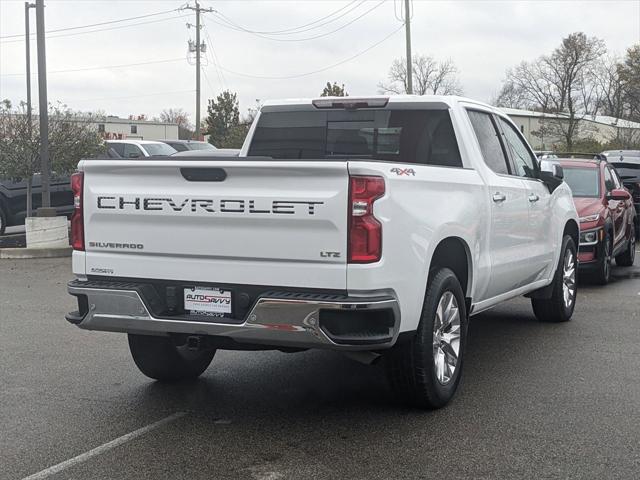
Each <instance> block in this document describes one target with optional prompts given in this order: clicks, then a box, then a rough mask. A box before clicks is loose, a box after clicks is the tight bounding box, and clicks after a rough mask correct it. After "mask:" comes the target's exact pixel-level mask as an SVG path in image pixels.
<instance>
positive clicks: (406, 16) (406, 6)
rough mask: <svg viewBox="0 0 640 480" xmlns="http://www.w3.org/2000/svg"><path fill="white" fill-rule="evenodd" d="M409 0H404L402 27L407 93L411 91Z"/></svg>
mask: <svg viewBox="0 0 640 480" xmlns="http://www.w3.org/2000/svg"><path fill="white" fill-rule="evenodd" d="M409 3H410V0H404V27H405V33H406V43H407V93H408V94H412V93H413V68H412V58H411V7H410V5H409Z"/></svg>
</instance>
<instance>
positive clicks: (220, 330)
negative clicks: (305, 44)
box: [66, 96, 579, 408]
mask: <svg viewBox="0 0 640 480" xmlns="http://www.w3.org/2000/svg"><path fill="white" fill-rule="evenodd" d="M78 170H79V171H78V173H76V174H74V176H73V178H72V188H73V191H74V194H75V212H74V215H73V219H72V242H73V248H74V252H73V258H72V263H73V273H74V274H75V277H76V278H75V279H74V280H72V281H71V282H70V283H69V284H68V291H69V293H70V294H71V295H74V296H75V297H76V298H77V303H78V310H77V311H74V312H71V313H69V314H68V315H67V316H66V318H67V320H68V321H69V322H71V323H73V324H76V325H77V326H78V327H80V328H83V329H87V330H100V331H111V332H123V333H127V334H128V339H129V347H130V351H131V354H132V357H133V360H134V362H135V363H136V365H137V366H138V368H139V369H140V370H141V371H142V373H144V374H145V375H147V376H148V377H150V378H153V379H157V380H160V381H177V380H184V379H189V378H195V377H197V376H199V375H200V374H202V373H203V372H204V371H205V369H206V368H207V367H208V366H209V364H210V363H211V361H212V359H213V356H214V354H215V352H216V350H218V349H236V350H257V349H277V350H281V351H284V352H297V351H302V350H306V349H310V348H324V349H332V350H337V351H342V352H345V353H346V354H347V355H349V356H351V357H354V358H356V359H358V360H361V361H364V362H370V363H372V362H374V361H376V360H381V361H382V362H384V364H385V365H386V371H387V373H388V376H389V379H390V384H391V387H392V388H393V390H394V391H395V392H396V393H397V395H398V397H399V398H400V399H402V400H403V401H405V402H407V403H409V404H412V405H415V406H419V407H423V408H438V407H441V406H443V405H445V404H446V403H447V402H448V401H449V400H450V399H451V398H452V396H453V395H454V393H455V390H456V388H457V386H458V384H459V382H460V376H461V371H462V366H463V361H464V354H465V344H466V338H467V327H468V321H469V317H470V316H471V315H475V314H477V313H479V312H482V311H485V310H487V309H489V308H491V307H493V306H495V305H497V304H498V303H500V302H503V301H505V300H508V299H511V298H514V297H517V296H520V295H526V296H529V297H530V298H531V302H532V305H533V311H534V313H535V315H536V316H537V317H538V319H539V320H541V321H547V322H564V321H567V320H569V319H570V318H571V316H572V314H573V310H574V307H575V302H576V291H577V286H576V248H577V245H578V240H579V228H578V225H579V223H578V216H577V214H576V210H575V207H574V204H573V199H572V196H571V190H570V189H569V187H568V186H567V184H566V183H564V182H563V180H562V175H563V172H562V168H561V167H560V166H558V165H555V166H553V168H552V169H551V170H552V171H546V170H545V171H542V170H541V169H540V165H539V164H538V161H537V159H536V157H535V155H534V153H533V151H532V150H531V148H530V146H529V145H528V144H527V142H526V141H525V139H524V138H523V137H522V135H521V134H520V132H519V131H518V129H517V128H516V127H515V126H514V125H513V123H512V122H511V121H510V120H509V119H508V118H507V117H506V116H505V115H504V114H503V113H501V112H500V111H498V110H497V109H495V108H492V107H490V106H488V105H484V104H482V103H478V102H475V101H472V100H467V99H463V98H458V97H442V96H424V97H417V96H398V97H390V98H387V97H371V98H352V97H348V98H331V97H327V98H322V99H316V100H285V101H279V102H269V103H266V104H265V105H264V106H263V107H262V109H261V111H260V113H259V114H258V116H257V117H256V119H255V120H254V122H253V124H252V126H251V128H250V131H249V133H248V135H247V138H246V140H245V143H244V145H243V147H242V149H241V151H240V155H239V156H238V157H228V156H227V157H216V156H215V152H212V155H211V156H197V157H193V158H189V157H181V158H180V159H177V158H172V157H166V158H152V159H149V160H148V161H145V162H140V161H129V160H99V161H96V160H94V161H90V162H85V161H82V162H80V164H79V166H78Z"/></svg>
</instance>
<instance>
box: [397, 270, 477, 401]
mask: <svg viewBox="0 0 640 480" xmlns="http://www.w3.org/2000/svg"><path fill="white" fill-rule="evenodd" d="M447 292H449V294H452V295H453V297H455V300H456V302H457V306H458V317H459V333H460V336H459V341H458V348H459V350H458V355H457V363H456V364H455V367H454V370H453V374H452V375H451V376H450V378H449V379H448V381H446V382H445V383H442V382H441V380H439V379H438V372H437V370H436V369H437V367H436V360H435V352H436V349H437V347H436V346H435V345H434V338H435V336H436V335H438V334H436V333H434V324H435V325H436V326H437V325H438V323H436V310H437V309H438V304H439V302H440V301H441V299H444V298H445V295H447V297H446V298H449V299H450V298H451V296H449V295H448V294H447ZM467 323H468V319H467V308H466V304H465V299H464V293H463V292H462V287H461V286H460V282H459V281H458V278H457V277H456V275H455V274H454V273H453V272H452V271H451V270H449V269H448V268H443V269H440V270H438V271H436V272H434V273H433V274H432V275H431V279H430V281H429V285H428V287H427V292H426V295H425V300H424V305H423V307H422V314H421V318H420V324H419V326H418V331H417V332H416V335H415V336H414V337H413V338H412V339H411V340H410V341H405V342H403V343H401V344H398V345H395V346H394V347H393V348H392V349H391V350H390V351H389V352H387V354H386V355H385V366H386V370H387V376H388V378H389V382H390V384H391V388H392V389H393V391H394V393H395V394H396V396H397V397H398V398H399V399H400V400H401V401H402V402H403V403H406V404H408V405H411V406H414V407H419V408H428V409H435V408H440V407H443V406H444V405H446V404H447V402H449V400H451V398H452V397H453V395H454V394H455V392H456V389H457V388H458V384H459V383H460V377H461V371H462V366H463V360H464V351H465V345H466V339H467ZM450 331H451V332H453V330H450ZM448 351H449V352H451V350H448ZM439 352H444V349H441V350H439ZM442 358H443V361H445V362H446V359H447V358H448V357H447V355H446V354H444V353H443V356H442Z"/></svg>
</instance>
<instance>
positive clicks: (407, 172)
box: [391, 167, 416, 177]
mask: <svg viewBox="0 0 640 480" xmlns="http://www.w3.org/2000/svg"><path fill="white" fill-rule="evenodd" d="M391 173H395V174H396V175H398V176H399V177H402V176H403V175H406V176H407V177H408V176H409V175H411V176H412V177H415V176H416V171H415V170H414V169H413V168H398V167H394V168H392V169H391Z"/></svg>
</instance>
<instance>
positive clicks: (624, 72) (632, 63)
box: [620, 43, 640, 121]
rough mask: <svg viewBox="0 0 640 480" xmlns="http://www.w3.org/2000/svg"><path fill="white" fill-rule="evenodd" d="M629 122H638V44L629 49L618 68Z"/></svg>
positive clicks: (639, 104)
mask: <svg viewBox="0 0 640 480" xmlns="http://www.w3.org/2000/svg"><path fill="white" fill-rule="evenodd" d="M620 77H621V80H622V81H623V83H624V90H625V91H624V102H625V104H626V105H627V108H628V116H629V119H630V120H634V121H640V43H638V44H636V45H634V46H632V47H630V48H629V49H628V50H627V53H626V55H625V58H624V63H623V64H622V66H621V68H620Z"/></svg>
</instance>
